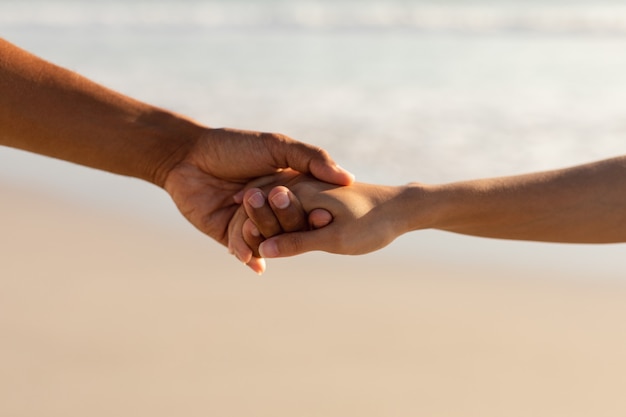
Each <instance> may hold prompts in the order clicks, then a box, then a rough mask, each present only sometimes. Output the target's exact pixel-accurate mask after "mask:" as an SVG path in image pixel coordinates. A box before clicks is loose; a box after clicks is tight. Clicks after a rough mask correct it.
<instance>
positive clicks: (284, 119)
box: [0, 0, 626, 275]
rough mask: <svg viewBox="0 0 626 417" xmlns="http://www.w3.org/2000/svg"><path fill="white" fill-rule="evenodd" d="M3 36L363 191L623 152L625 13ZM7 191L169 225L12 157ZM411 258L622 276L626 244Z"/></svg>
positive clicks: (174, 15)
mask: <svg viewBox="0 0 626 417" xmlns="http://www.w3.org/2000/svg"><path fill="white" fill-rule="evenodd" d="M0 36H2V37H4V38H6V39H8V40H10V41H12V42H14V43H16V44H18V45H20V46H22V47H24V48H26V49H28V50H30V51H32V52H34V53H37V54H39V55H41V56H43V57H44V58H46V59H49V60H51V61H53V62H55V63H58V64H60V65H63V66H66V67H69V68H71V69H73V70H76V71H78V72H80V73H82V74H84V75H86V76H88V77H90V78H92V79H94V80H96V81H98V82H101V83H103V84H105V85H107V86H109V87H111V88H114V89H116V90H119V91H122V92H124V93H127V94H129V95H132V96H134V97H136V98H139V99H141V100H144V101H147V102H150V103H153V104H156V105H159V106H162V107H166V108H170V109H172V110H174V111H177V112H181V113H185V114H188V115H190V116H192V117H194V118H196V119H198V120H200V121H202V122H203V123H206V124H208V125H210V126H215V127H222V126H229V127H237V128H245V129H255V130H266V131H278V132H282V133H285V134H288V135H290V136H292V137H294V138H297V139H299V140H302V141H306V142H310V143H314V144H317V145H320V146H322V147H324V148H326V149H328V150H329V151H330V152H331V154H332V155H333V156H334V157H335V159H336V160H337V161H339V162H340V163H341V164H342V165H343V166H345V167H346V168H349V169H350V170H352V171H353V172H354V173H355V174H356V175H357V178H358V179H359V180H362V181H368V182H377V183H388V184H396V183H404V182H408V181H421V182H431V183H435V182H447V181H455V180H461V179H470V178H476V177H486V176H494V175H509V174H517V173H523V172H529V171H534V170H543V169H552V168H559V167H563V166H567V165H572V164H578V163H582V162H586V161H591V160H596V159H601V158H606V157H610V156H615V155H619V154H624V153H626V117H625V116H626V107H625V105H624V104H625V103H626V77H625V76H624V74H626V52H625V51H626V4H623V2H620V1H617V0H616V1H600V2H598V1H558V0H544V1H539V0H535V1H523V0H506V1H503V0H501V1H497V2H496V1H471V0H467V1H462V0H456V1H453V0H447V1H410V0H388V1H368V0H366V1H355V0H332V1H331V0H327V1H287V0H263V1H259V0H219V1H200V0H187V1H178V0H177V1H175V0H167V1H165V0H163V1H143V0H124V1H121V0H106V1H105V0H102V1H95V0H90V1H79V0H74V1H72V0H47V1H43V0H41V1H33V0H20V1H17V0H13V1H12V0H3V1H2V2H1V3H0ZM0 180H2V181H5V182H6V181H11V182H15V183H18V184H28V185H29V186H37V187H43V188H46V189H48V190H52V192H55V193H60V194H63V195H67V196H71V197H73V198H78V199H81V200H84V201H91V202H93V203H95V204H99V205H105V206H107V207H123V209H124V210H130V211H134V212H137V213H144V212H150V213H152V214H151V215H153V216H154V217H155V218H157V219H168V220H166V221H168V222H169V221H171V220H170V219H171V218H173V216H172V208H171V204H170V203H169V201H167V199H166V198H164V197H163V196H162V194H163V193H161V192H160V191H159V190H155V189H153V188H151V187H149V186H146V185H144V184H141V183H139V182H137V181H129V180H126V179H121V178H117V177H113V176H110V175H105V174H102V173H98V172H95V171H91V170H85V169H83V168H77V167H74V166H72V165H70V164H65V163H60V162H57V161H51V160H47V159H45V158H40V157H36V156H32V155H27V154H25V153H22V152H18V151H12V150H8V149H1V150H0ZM148 207H149V209H148ZM415 235H417V234H415ZM450 239H452V240H453V244H450V242H451V240H450ZM476 242H480V243H476ZM415 247H418V248H419V251H420V252H421V253H424V252H426V253H432V254H433V255H432V256H439V257H441V258H443V259H450V260H454V259H455V258H457V257H465V258H468V257H469V258H471V257H475V256H478V257H482V258H487V257H490V256H491V257H494V258H497V259H502V260H504V261H503V262H507V263H515V262H517V263H519V264H525V263H531V264H532V263H535V264H537V265H549V266H551V267H554V268H557V269H558V268H560V267H561V266H562V265H569V264H573V265H574V268H576V269H581V268H582V269H585V268H587V269H588V270H589V271H594V270H596V269H597V268H601V269H602V270H605V271H608V272H610V273H613V274H615V275H620V269H621V262H620V257H622V258H623V256H622V254H621V251H623V247H622V246H602V247H595V248H591V247H587V246H575V247H572V246H564V245H538V244H520V243H505V242H494V241H485V240H480V239H467V238H461V237H441V234H436V233H435V234H433V233H430V232H429V233H425V234H421V235H420V237H414V236H411V237H409V238H406V239H402V242H401V243H399V244H397V245H395V246H394V247H393V248H392V249H390V250H394V251H397V252H402V251H406V252H409V253H411V252H412V250H413V249H414V248H415ZM591 254H592V255H591ZM581 259H582V260H581Z"/></svg>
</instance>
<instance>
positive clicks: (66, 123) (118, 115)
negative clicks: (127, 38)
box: [0, 39, 203, 185]
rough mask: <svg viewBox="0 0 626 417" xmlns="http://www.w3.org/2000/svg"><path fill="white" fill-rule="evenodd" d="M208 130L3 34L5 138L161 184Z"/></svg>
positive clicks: (0, 97) (1, 137)
mask: <svg viewBox="0 0 626 417" xmlns="http://www.w3.org/2000/svg"><path fill="white" fill-rule="evenodd" d="M202 133H203V129H202V127H200V126H199V125H197V124H195V123H193V122H191V121H190V120H187V119H185V118H183V117H181V116H179V115H175V114H173V113H171V112H168V111H165V110H162V109H159V108H156V107H154V106H150V105H148V104H145V103H141V102H139V101H137V100H134V99H132V98H130V97H127V96H124V95H122V94H119V93H116V92H114V91H111V90H109V89H107V88H105V87H102V86H100V85H98V84H96V83H94V82H91V81H90V80H88V79H86V78H84V77H82V76H80V75H78V74H76V73H74V72H71V71H69V70H66V69H64V68H61V67H58V66H56V65H54V64H51V63H49V62H46V61H44V60H42V59H40V58H38V57H36V56H34V55H32V54H30V53H28V52H26V51H24V50H22V49H20V48H18V47H16V46H14V45H12V44H10V43H9V42H7V41H4V40H2V39H0V144H1V145H6V146H10V147H14V148H19V149H23V150H27V151H31V152H35V153H39V154H43V155H47V156H52V157H55V158H59V159H63V160H67V161H70V162H75V163H79V164H81V165H87V166H90V167H93V168H98V169H102V170H105V171H109V172H113V173H117V174H123V175H129V176H133V177H137V178H141V179H145V180H148V181H150V182H153V183H155V184H158V185H162V184H163V183H164V181H165V177H166V174H167V172H168V169H169V168H171V165H172V164H175V163H176V162H177V159H180V158H181V157H182V155H185V154H186V153H187V152H188V151H189V149H190V148H191V147H192V146H193V144H194V142H195V141H196V140H197V139H198V138H199V137H200V136H201V134H202Z"/></svg>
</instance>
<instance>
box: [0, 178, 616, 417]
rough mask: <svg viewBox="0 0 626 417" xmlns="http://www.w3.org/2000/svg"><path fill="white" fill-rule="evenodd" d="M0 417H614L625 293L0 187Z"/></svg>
mask: <svg viewBox="0 0 626 417" xmlns="http://www.w3.org/2000/svg"><path fill="white" fill-rule="evenodd" d="M0 196H1V197H0V211H1V213H2V218H0V230H2V237H1V239H0V250H1V252H0V253H1V259H2V263H1V265H0V416H7V417H8V416H38V417H41V416H59V417H61V416H63V417H72V416H81V417H82V416H90V417H98V416H103V417H104V416H107V417H109V416H113V415H115V416H157V417H158V416H173V415H183V416H187V417H194V416H220V417H240V416H241V417H243V416H245V417H261V416H267V417H270V416H271V417H282V416H289V417H295V416H298V417H307V416H327V417H328V416H331V417H332V416H360V417H369V416H380V417H383V416H385V417H387V416H451V417H452V416H455V417H456V416H459V417H461V416H463V417H472V416H476V417H479V416H480V417H485V416H499V417H502V416H524V417H527V416H567V417H575V416H586V417H588V416H594V417H599V416H623V415H625V414H626V397H625V396H624V387H626V320H625V318H626V287H625V286H624V284H621V283H619V282H608V281H602V280H599V281H598V282H597V283H594V282H593V281H589V280H588V281H585V280H578V279H571V280H570V279H568V277H562V276H561V277H554V276H553V275H554V274H552V273H545V272H544V273H542V272H541V271H536V270H528V271H526V270H519V269H517V270H510V269H507V268H506V267H504V268H503V267H502V266H498V267H497V268H496V267H495V266H493V265H488V264H484V265H479V264H476V263H473V264H467V265H464V264H462V263H456V264H453V265H450V264H448V263H442V262H434V261H433V262H431V263H428V262H419V263H416V262H414V261H413V260H411V259H405V260H403V259H401V258H400V257H398V256H394V249H393V246H392V247H391V248H389V249H388V250H386V251H383V252H381V253H378V254H374V255H370V256H366V257H358V258H351V257H338V256H332V255H327V254H319V253H318V254H310V255H306V256H303V257H300V258H294V259H288V260H278V261H273V262H271V263H270V268H269V271H268V273H267V274H266V275H265V276H263V277H257V276H256V275H254V274H252V273H251V272H249V271H248V270H246V269H245V268H243V267H242V266H241V265H239V264H238V263H237V262H235V261H234V259H233V258H231V257H230V256H227V254H226V250H225V249H224V248H222V247H220V246H219V245H217V244H215V243H214V242H212V241H209V240H208V239H206V238H204V237H203V236H201V235H200V234H199V233H198V232H196V231H195V230H193V229H192V228H191V227H187V226H186V225H182V223H181V227H179V228H178V227H175V228H173V227H169V226H168V227H165V226H164V227H159V225H158V224H155V223H154V222H151V221H147V220H145V219H143V220H142V219H140V218H138V216H133V215H130V214H124V213H116V212H111V211H107V210H103V209H102V210H101V209H95V208H94V207H90V206H86V205H81V204H80V203H77V202H75V201H65V200H63V199H58V198H54V197H52V196H51V194H47V193H44V192H39V191H36V192H35V191H28V190H19V189H16V188H11V187H9V186H6V185H2V184H0Z"/></svg>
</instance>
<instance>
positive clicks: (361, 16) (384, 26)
mask: <svg viewBox="0 0 626 417" xmlns="http://www.w3.org/2000/svg"><path fill="white" fill-rule="evenodd" d="M0 25H2V26H3V27H7V26H9V27H11V26H29V27H32V26H45V27H66V28H67V27H94V26H99V27H112V28H119V27H122V28H123V27H185V28H196V27H199V28H204V29H242V28H245V29H252V30H254V29H263V30H264V29H289V30H299V29H300V30H398V29H408V30H417V31H427V32H463V33H492V32H538V33H581V34H626V5H620V4H605V5H590V4H574V5H572V4H569V5H567V4H563V5H559V4H549V3H548V4H547V5H542V4H536V3H530V4H529V3H516V2H513V3H511V2H509V3H505V4H504V5H502V4H501V5H493V6H488V5H475V4H474V5H466V4H460V3H447V4H446V3H444V4H415V3H410V2H406V1H405V2H400V1H395V2H393V1H389V2H367V1H365V2H357V1H345V0H344V1H335V2H287V1H266V2H259V1H253V0H243V1H230V2H229V1H213V2H193V1H192V2H190V1H187V2H184V1H183V2H177V1H174V0H171V1H167V2H148V1H135V2H131V1H125V2H121V1H107V2H94V1H92V2H74V1H68V0H66V1H46V2H43V1H42V2H36V3H34V2H29V1H26V2H17V1H15V2H8V3H4V2H3V4H2V5H0Z"/></svg>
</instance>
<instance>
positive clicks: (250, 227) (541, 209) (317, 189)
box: [231, 156, 626, 258]
mask: <svg viewBox="0 0 626 417" xmlns="http://www.w3.org/2000/svg"><path fill="white" fill-rule="evenodd" d="M284 185H286V186H287V187H288V189H290V190H291V192H292V193H290V197H289V198H290V201H298V202H299V204H300V205H301V206H302V210H303V211H304V212H311V211H312V210H318V211H319V210H325V211H327V214H328V215H330V216H332V222H330V223H329V224H328V225H327V226H326V227H323V228H321V229H319V230H313V231H310V232H306V231H305V232H302V231H300V232H290V233H283V234H274V235H272V236H271V237H270V236H265V235H264V233H263V231H264V230H266V229H267V227H268V226H267V224H270V223H272V222H278V223H280V221H279V220H278V219H280V218H281V216H283V213H280V212H276V211H274V212H272V211H271V210H270V211H268V210H264V211H263V210H261V209H259V208H256V207H254V206H253V205H251V204H250V203H249V202H246V201H244V206H243V207H242V211H245V212H246V213H238V214H237V215H236V220H235V221H234V222H233V226H235V225H241V229H240V230H239V231H238V230H235V229H233V230H231V237H232V245H233V246H236V247H237V248H238V249H237V250H239V251H242V252H243V251H245V249H244V247H249V248H252V249H254V250H253V251H252V252H251V256H257V254H258V256H262V257H264V258H276V257H285V256H293V255H297V254H301V253H304V252H308V251H314V250H321V251H326V252H331V253H338V254H347V255H358V254H364V253H368V252H371V251H374V250H377V249H380V248H382V247H384V246H386V245H387V244H389V243H390V242H391V241H393V240H394V239H395V238H397V237H398V236H400V235H402V234H404V233H408V232H411V231H416V230H423V229H436V230H442V231H449V232H454V233H461V234H465V235H471V236H481V237H490V238H497V239H512V240H524V241H542V242H560V243H617V242H626V192H625V190H626V157H625V156H622V157H618V158H613V159H607V160H603V161H599V162H594V163H589V164H585V165H579V166H575V167H571V168H566V169H561V170H554V171H548V172H538V173H531V174H526V175H520V176H511V177H501V178H488V179H479V180H473V181H465V182H456V183H451V184H442V185H426V184H419V183H411V184H408V185H404V186H382V185H372V184H364V183H355V184H353V185H351V186H349V187H338V186H333V185H328V184H322V183H320V182H319V181H317V180H315V179H312V178H310V177H307V176H302V175H294V176H293V177H291V178H289V179H287V180H286V181H285V182H284ZM257 192H258V189H255V188H253V189H250V190H248V191H247V192H246V194H245V195H244V200H245V199H246V198H250V196H251V195H253V194H254V193H257ZM266 192H267V193H268V196H269V198H270V199H271V196H272V195H273V194H274V193H276V192H282V193H284V192H285V187H283V186H281V187H278V188H274V189H270V190H269V191H266ZM269 207H270V208H271V207H272V206H271V205H270V206H269ZM270 214H273V217H271V216H270ZM263 222H264V223H265V224H266V226H264V227H257V226H258V225H260V224H261V223H263ZM253 232H254V233H253ZM255 234H259V236H255Z"/></svg>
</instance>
